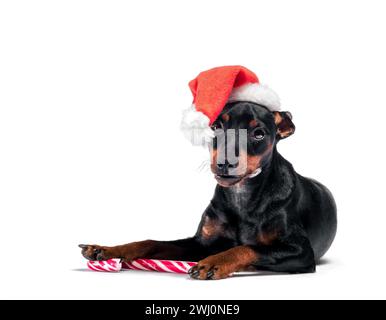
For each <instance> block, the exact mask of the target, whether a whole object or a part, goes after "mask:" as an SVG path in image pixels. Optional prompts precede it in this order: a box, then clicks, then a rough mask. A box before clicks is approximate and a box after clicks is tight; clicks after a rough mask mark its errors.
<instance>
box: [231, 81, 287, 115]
mask: <svg viewBox="0 0 386 320" xmlns="http://www.w3.org/2000/svg"><path fill="white" fill-rule="evenodd" d="M233 101H250V102H255V103H257V104H261V105H263V106H265V107H267V108H268V109H269V110H270V111H279V110H280V98H279V96H278V95H277V93H276V92H275V91H273V90H272V89H270V88H269V87H268V86H266V85H263V84H257V83H248V84H245V85H243V86H241V87H238V88H235V89H233V90H232V92H231V95H230V96H229V99H228V102H233Z"/></svg>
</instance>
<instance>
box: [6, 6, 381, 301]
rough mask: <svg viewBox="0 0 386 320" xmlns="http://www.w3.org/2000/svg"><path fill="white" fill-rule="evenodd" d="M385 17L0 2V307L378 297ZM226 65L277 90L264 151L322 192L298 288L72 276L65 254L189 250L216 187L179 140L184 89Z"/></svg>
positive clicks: (351, 11) (289, 282)
mask: <svg viewBox="0 0 386 320" xmlns="http://www.w3.org/2000/svg"><path fill="white" fill-rule="evenodd" d="M384 14H385V7H384V1H369V0H366V1H353V0H350V1H295V0H293V1H273V0H270V1H242V0H238V1H226V0H221V1H201V0H194V1H168V0H164V1H140V2H139V1H95V0H93V1H79V0H76V1H2V2H1V3H0V244H1V251H0V252H1V257H0V261H1V263H0V297H1V298H126V299H137V298H138V299H139V298H142V299H146V298H156V299H161V298H164V299H169V298H180V299H186V298H194V299H196V298H197V299H198V298H202V299H207V298H208V299H243V298H246V299H269V298H279V299H281V298H311V299H313V298H332V299H335V298H386V292H385V286H386V274H385V264H386V257H385V232H384V230H385V224H386V212H385V207H384V198H385V187H384V181H385V169H384V166H385V160H386V159H385V155H384V145H385V143H384V140H383V139H384V132H385V129H384V125H385V116H386V111H385V110H386V98H385V74H386V62H385V57H386V46H385V41H384V31H385V30H386V20H385V16H384ZM227 64H242V65H245V66H247V67H248V68H250V69H252V70H253V71H255V72H256V73H257V75H258V76H259V77H260V79H261V81H262V82H264V83H266V84H269V85H270V86H271V87H272V88H273V89H274V90H275V91H277V92H278V93H279V94H280V96H281V98H282V104H283V107H284V109H286V110H289V111H291V112H292V114H293V116H294V122H295V125H296V126H297V131H296V134H295V135H294V136H292V137H291V138H289V139H287V140H285V141H282V142H281V143H280V146H279V150H280V152H281V153H282V154H283V155H284V156H285V157H286V158H287V159H288V160H290V161H291V162H292V163H293V165H294V166H295V168H296V169H297V171H298V172H299V173H301V174H303V175H306V176H310V177H313V178H315V179H318V180H320V181H321V182H323V183H324V184H325V185H327V186H328V187H329V188H330V189H331V190H332V191H333V193H334V195H335V197H336V201H337V204H338V209H339V212H338V213H339V229H338V234H337V238H336V240H335V242H334V244H333V247H332V248H331V250H330V251H329V252H328V253H327V255H326V257H325V260H324V264H323V265H321V266H319V267H318V269H317V272H316V273H315V274H309V275H275V276H255V277H238V278H232V279H229V280H223V281H207V282H205V281H193V280H188V279H187V277H186V276H176V275H168V274H159V273H149V272H136V271H133V272H125V273H120V274H100V273H93V272H87V271H84V270H85V269H84V268H85V261H84V260H83V258H82V257H81V255H80V249H78V248H77V244H78V243H98V244H102V245H113V244H121V243H126V242H131V241H135V240H142V239H147V238H152V239H165V240H166V239H177V238H183V237H187V236H190V235H192V234H193V233H194V232H195V230H196V227H197V224H198V222H199V219H200V216H201V214H202V212H203V210H204V209H205V207H206V206H207V204H208V201H209V200H210V198H211V196H212V194H213V189H214V187H215V181H214V179H213V178H212V177H211V175H210V173H209V172H207V171H205V170H204V171H200V170H198V167H199V166H200V164H201V163H202V161H204V160H206V159H207V155H206V151H205V150H203V149H199V148H194V147H192V146H190V144H189V142H187V141H185V140H184V138H183V136H182V134H180V132H179V122H180V116H181V110H183V109H184V108H186V107H188V106H189V105H190V104H191V94H190V91H189V89H188V87H187V82H188V81H189V80H190V79H192V78H193V77H195V76H196V75H197V74H198V73H199V72H200V71H203V70H205V69H208V68H211V67H214V66H219V65H227Z"/></svg>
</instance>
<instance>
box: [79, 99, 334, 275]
mask: <svg viewBox="0 0 386 320" xmlns="http://www.w3.org/2000/svg"><path fill="white" fill-rule="evenodd" d="M212 128H213V130H216V131H217V130H223V132H227V131H228V130H230V129H233V130H234V132H236V136H237V132H238V130H239V129H244V130H246V133H247V134H246V137H247V141H246V143H245V144H244V145H243V146H242V145H241V144H239V143H238V142H237V139H227V138H225V139H221V141H219V140H220V139H218V137H217V136H215V138H214V141H213V143H212V147H211V148H210V149H211V150H210V151H211V158H212V161H211V170H212V172H213V174H214V176H215V179H216V180H217V182H218V185H217V187H216V190H215V193H214V197H213V199H212V200H211V202H210V204H209V206H208V207H207V209H206V210H205V212H204V213H203V215H202V219H201V222H200V224H199V226H198V230H197V232H196V234H195V235H194V236H193V237H190V238H187V239H181V240H175V241H154V240H145V241H140V242H133V243H129V244H125V245H121V246H115V247H105V246H98V245H80V247H81V248H82V254H83V256H84V257H85V258H87V259H89V260H107V259H112V258H121V259H123V260H127V261H129V260H134V259H137V258H150V259H171V260H187V261H198V264H197V266H195V267H193V268H192V269H191V270H190V271H189V274H190V277H191V278H194V279H201V280H207V279H223V278H227V277H228V276H230V275H231V274H232V273H234V272H236V271H243V270H265V271H273V272H285V273H309V272H314V271H315V265H316V262H317V261H318V260H319V259H320V258H321V257H322V256H323V255H324V254H325V253H326V251H327V250H328V249H329V247H330V245H331V244H332V241H333V239H334V237H335V233H336V228H337V216H336V206H335V202H334V199H333V197H332V195H331V193H330V192H329V190H328V189H327V188H326V187H325V186H323V185H322V184H320V183H319V182H317V181H315V180H312V179H308V178H305V177H303V176H301V175H299V174H298V173H296V172H295V170H294V169H293V167H292V165H291V164H290V163H289V162H288V161H287V160H285V159H284V158H283V157H282V156H281V155H280V154H279V152H278V151H277V149H276V145H277V143H278V142H279V141H280V140H282V139H284V138H287V137H288V136H290V135H291V134H293V133H294V131H295V126H294V124H293V123H292V116H291V114H290V113H288V112H278V111H275V112H271V111H269V110H268V109H267V108H265V107H264V106H261V105H258V104H255V103H252V102H235V103H228V104H227V105H226V106H225V108H224V110H223V111H222V113H221V115H220V116H219V117H218V118H217V120H216V121H215V123H214V124H213V126H212ZM244 132H245V131H244ZM231 140H232V141H231ZM229 147H233V148H235V149H236V154H237V156H238V162H236V163H234V162H233V163H231V162H230V161H227V158H226V156H225V161H222V163H220V162H219V161H218V159H217V157H218V155H219V154H220V153H221V152H223V151H224V149H225V148H229ZM223 154H224V153H223ZM225 154H227V153H226V152H225Z"/></svg>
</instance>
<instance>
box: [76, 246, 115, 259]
mask: <svg viewBox="0 0 386 320" xmlns="http://www.w3.org/2000/svg"><path fill="white" fill-rule="evenodd" d="M79 248H81V249H82V255H83V257H85V258H86V259H87V260H90V261H105V260H109V259H111V257H110V256H109V253H108V249H107V248H106V247H101V246H97V245H88V244H80V245H79Z"/></svg>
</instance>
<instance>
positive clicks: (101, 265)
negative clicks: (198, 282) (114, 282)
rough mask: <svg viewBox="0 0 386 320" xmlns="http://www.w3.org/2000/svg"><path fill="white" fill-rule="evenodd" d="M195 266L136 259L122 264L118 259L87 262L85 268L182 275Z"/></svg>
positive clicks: (168, 261) (192, 263)
mask: <svg viewBox="0 0 386 320" xmlns="http://www.w3.org/2000/svg"><path fill="white" fill-rule="evenodd" d="M196 264H197V263H196V262H188V261H174V260H156V259H137V260H134V261H130V262H125V261H124V262H122V263H121V262H120V260H119V259H110V260H107V261H88V262H87V266H88V268H89V269H90V270H93V271H99V272H119V271H121V270H122V269H131V270H144V271H158V272H170V273H182V274H185V273H188V271H189V269H190V268H191V267H193V266H195V265H196Z"/></svg>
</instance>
